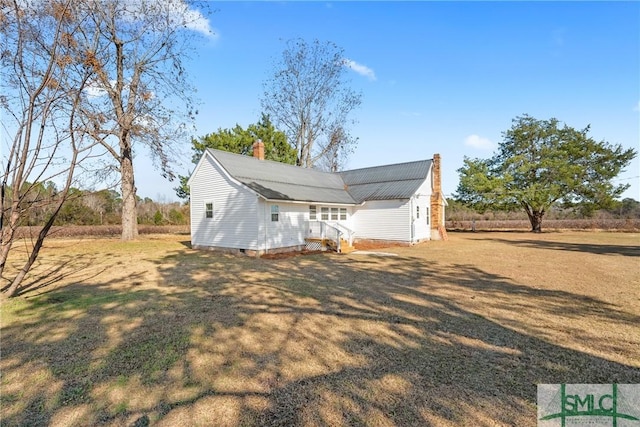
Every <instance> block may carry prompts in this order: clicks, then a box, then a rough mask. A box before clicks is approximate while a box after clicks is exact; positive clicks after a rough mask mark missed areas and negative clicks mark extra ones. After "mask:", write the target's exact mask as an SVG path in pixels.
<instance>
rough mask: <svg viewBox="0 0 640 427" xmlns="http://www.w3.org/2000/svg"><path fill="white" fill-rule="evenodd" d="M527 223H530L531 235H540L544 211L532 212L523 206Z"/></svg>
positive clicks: (528, 207) (532, 210)
mask: <svg viewBox="0 0 640 427" xmlns="http://www.w3.org/2000/svg"><path fill="white" fill-rule="evenodd" d="M525 210H526V211H527V216H528V217H529V222H530V223H531V232H532V233H542V217H543V216H544V209H541V210H534V209H532V208H531V207H530V206H525Z"/></svg>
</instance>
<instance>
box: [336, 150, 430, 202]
mask: <svg viewBox="0 0 640 427" xmlns="http://www.w3.org/2000/svg"><path fill="white" fill-rule="evenodd" d="M430 167H431V160H420V161H417V162H408V163H398V164H393V165H384V166H375V167H371V168H363V169H354V170H350V171H344V172H340V175H341V176H342V180H343V181H344V183H345V185H346V186H347V191H348V192H349V194H351V197H353V198H354V199H355V200H357V201H358V202H364V201H367V200H391V199H408V198H410V197H411V196H412V195H413V194H415V193H416V191H417V190H418V188H419V187H420V185H422V183H423V182H424V180H425V179H426V178H427V175H428V173H429V168H430Z"/></svg>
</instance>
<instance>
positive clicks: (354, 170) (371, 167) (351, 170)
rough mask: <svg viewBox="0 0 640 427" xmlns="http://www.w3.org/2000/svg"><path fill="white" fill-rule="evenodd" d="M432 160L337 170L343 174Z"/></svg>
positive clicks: (424, 160)
mask: <svg viewBox="0 0 640 427" xmlns="http://www.w3.org/2000/svg"><path fill="white" fill-rule="evenodd" d="M432 161H433V159H422V160H412V161H410V162H400V163H390V164H388V165H378V166H367V167H364V168H358V169H349V170H345V171H340V172H336V173H338V174H343V173H347V172H359V171H363V170H366V169H379V168H387V167H391V166H402V165H409V164H413V163H422V162H432Z"/></svg>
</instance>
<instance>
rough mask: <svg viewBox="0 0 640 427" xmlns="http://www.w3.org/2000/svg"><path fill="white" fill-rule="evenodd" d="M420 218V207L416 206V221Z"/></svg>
mask: <svg viewBox="0 0 640 427" xmlns="http://www.w3.org/2000/svg"><path fill="white" fill-rule="evenodd" d="M419 218H420V206H416V219H419Z"/></svg>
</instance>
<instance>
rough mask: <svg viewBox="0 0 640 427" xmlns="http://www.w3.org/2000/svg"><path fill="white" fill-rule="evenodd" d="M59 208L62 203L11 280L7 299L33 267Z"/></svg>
mask: <svg viewBox="0 0 640 427" xmlns="http://www.w3.org/2000/svg"><path fill="white" fill-rule="evenodd" d="M61 207H62V203H60V204H59V205H58V207H57V209H56V210H55V211H54V213H53V214H52V215H51V216H50V217H49V219H48V220H47V222H46V223H45V225H44V227H42V230H40V233H38V238H37V239H36V242H35V244H34V245H33V249H32V250H31V254H29V258H28V259H27V262H25V264H24V266H22V268H21V269H20V271H19V272H18V274H17V275H16V277H15V278H14V279H13V282H11V285H10V286H9V288H8V289H7V290H6V292H5V296H6V297H7V298H11V297H13V296H15V295H16V294H17V293H18V290H19V289H20V285H21V284H22V281H23V280H24V278H25V276H26V275H27V273H28V272H29V270H31V266H32V265H33V263H34V262H36V259H38V254H39V253H40V249H42V244H43V243H44V239H45V238H46V237H47V234H49V230H51V227H52V226H53V223H54V221H55V219H56V217H57V216H58V213H59V212H60V208H61Z"/></svg>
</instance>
